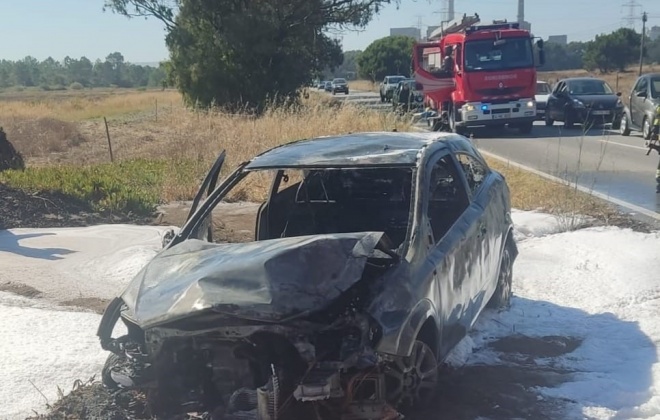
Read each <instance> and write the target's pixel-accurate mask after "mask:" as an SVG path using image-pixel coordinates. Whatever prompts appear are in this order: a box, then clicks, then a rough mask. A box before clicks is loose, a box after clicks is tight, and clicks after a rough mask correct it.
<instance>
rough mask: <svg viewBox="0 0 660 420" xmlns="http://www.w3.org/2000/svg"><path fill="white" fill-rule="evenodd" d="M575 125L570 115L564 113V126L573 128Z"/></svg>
mask: <svg viewBox="0 0 660 420" xmlns="http://www.w3.org/2000/svg"><path fill="white" fill-rule="evenodd" d="M574 127H575V122H574V121H573V119H572V118H571V116H570V115H569V114H568V113H566V116H565V117H564V128H574Z"/></svg>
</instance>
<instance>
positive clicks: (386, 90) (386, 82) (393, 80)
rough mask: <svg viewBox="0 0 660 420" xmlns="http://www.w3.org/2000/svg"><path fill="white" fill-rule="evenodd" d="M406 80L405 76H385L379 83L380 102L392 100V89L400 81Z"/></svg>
mask: <svg viewBox="0 0 660 420" xmlns="http://www.w3.org/2000/svg"><path fill="white" fill-rule="evenodd" d="M404 79H406V77H405V76H385V78H384V79H383V81H382V82H381V83H380V88H379V90H380V101H381V102H385V101H388V102H389V101H390V100H392V95H393V94H394V89H396V85H398V84H399V82H400V81H402V80H404Z"/></svg>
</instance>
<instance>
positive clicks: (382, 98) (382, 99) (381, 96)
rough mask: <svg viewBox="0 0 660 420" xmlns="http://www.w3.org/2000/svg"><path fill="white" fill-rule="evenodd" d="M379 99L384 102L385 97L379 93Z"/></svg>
mask: <svg viewBox="0 0 660 420" xmlns="http://www.w3.org/2000/svg"><path fill="white" fill-rule="evenodd" d="M380 101H381V102H385V97H384V96H383V94H382V93H381V94H380Z"/></svg>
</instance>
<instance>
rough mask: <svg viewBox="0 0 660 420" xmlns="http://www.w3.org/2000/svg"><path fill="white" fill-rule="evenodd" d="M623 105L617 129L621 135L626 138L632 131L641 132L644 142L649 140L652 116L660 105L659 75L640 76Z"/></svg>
mask: <svg viewBox="0 0 660 420" xmlns="http://www.w3.org/2000/svg"><path fill="white" fill-rule="evenodd" d="M625 105H626V108H625V112H624V114H623V116H622V117H621V125H620V128H619V130H620V132H621V135H622V136H628V135H630V132H631V131H632V130H635V131H641V132H642V137H644V140H650V139H651V124H652V123H653V115H654V113H655V109H656V107H657V106H658V105H660V73H649V74H643V75H641V76H640V77H639V78H638V79H637V81H636V82H635V85H634V86H633V88H632V91H631V92H630V96H628V99H627V100H626V103H625Z"/></svg>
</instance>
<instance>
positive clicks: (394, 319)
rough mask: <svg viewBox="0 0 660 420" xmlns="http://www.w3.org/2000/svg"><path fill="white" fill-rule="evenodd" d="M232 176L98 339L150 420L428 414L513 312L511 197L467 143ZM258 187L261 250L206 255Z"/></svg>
mask: <svg viewBox="0 0 660 420" xmlns="http://www.w3.org/2000/svg"><path fill="white" fill-rule="evenodd" d="M223 160H224V154H223V155H221V157H220V158H219V159H218V161H217V162H216V163H215V165H214V166H213V168H212V169H211V171H210V172H209V174H208V176H207V178H206V179H205V180H204V183H203V184H202V188H201V189H200V191H199V193H198V195H197V197H196V198H195V200H194V201H193V206H192V209H191V211H190V214H189V216H188V220H187V221H186V223H185V224H184V225H183V227H182V228H181V230H180V231H179V232H178V233H177V234H175V235H173V237H172V238H171V240H169V242H167V243H166V244H165V246H164V249H163V250H162V251H161V252H160V253H159V254H158V255H157V256H156V257H154V259H153V260H152V261H151V262H150V263H149V264H147V265H146V266H145V267H144V268H143V269H142V270H141V271H140V272H139V273H138V274H137V276H136V277H135V278H134V279H133V281H132V282H131V283H130V284H129V285H128V286H127V288H126V289H125V290H124V292H123V293H122V294H121V295H120V297H118V298H116V299H114V300H113V301H112V302H111V303H110V305H109V306H108V308H107V309H106V311H105V313H104V315H103V318H102V321H101V325H100V326H99V330H98V335H99V337H100V339H101V345H102V347H103V348H104V349H106V350H109V351H111V352H112V354H111V355H110V357H109V358H108V362H107V363H106V366H105V368H104V371H103V379H104V383H105V384H106V385H107V386H109V387H113V388H116V387H137V388H142V389H145V390H147V391H148V395H151V396H152V398H153V405H154V407H155V408H154V410H156V411H157V412H158V411H161V412H168V413H172V412H189V411H206V412H215V413H216V414H215V415H214V417H213V418H226V419H232V418H258V419H274V418H280V419H282V418H342V419H367V418H369V419H371V418H373V419H382V418H394V417H389V416H390V415H391V414H393V413H395V412H396V411H395V410H394V408H393V407H396V408H397V409H399V408H404V407H409V406H414V405H417V404H423V403H425V402H426V401H428V399H429V398H431V397H432V395H433V392H434V390H435V384H436V381H437V375H438V364H439V363H440V362H441V361H442V360H443V359H444V358H445V357H446V356H447V354H448V353H449V351H450V350H451V349H452V348H453V347H454V346H455V345H456V344H457V343H458V342H459V341H460V340H461V339H462V338H463V337H464V336H465V335H466V333H467V331H468V330H469V328H470V327H471V325H472V324H473V323H474V322H475V320H476V319H477V316H478V315H479V313H480V312H481V311H482V309H483V308H484V307H486V306H488V305H490V306H493V307H506V306H507V305H508V302H509V298H510V293H511V273H512V265H513V262H514V260H515V258H516V255H517V248H516V245H515V242H514V240H513V236H512V222H511V217H510V203H509V191H508V187H507V185H506V182H505V180H504V179H503V177H502V176H501V175H500V174H499V173H498V172H496V171H493V170H491V169H490V168H489V167H488V166H487V164H486V162H485V161H484V160H483V158H482V157H481V155H480V154H479V152H478V151H477V150H476V149H475V148H474V147H473V146H472V144H471V143H470V142H469V141H468V140H467V139H465V138H464V137H462V136H459V135H457V134H449V133H424V134H422V133H360V134H352V135H345V136H338V137H323V138H317V139H313V140H305V141H300V142H294V143H290V144H287V145H284V146H280V147H277V148H274V149H271V150H269V151H267V152H265V153H263V154H261V155H259V156H257V157H255V158H254V159H252V160H250V161H248V162H245V163H243V164H241V165H239V167H238V169H236V170H235V171H234V172H233V173H231V174H230V175H229V176H228V177H227V178H226V179H225V180H224V181H223V182H222V183H220V184H219V185H218V186H217V187H216V181H217V178H218V174H219V172H220V168H221V166H222V162H223ZM266 173H268V174H271V175H272V181H271V184H270V185H271V186H270V188H269V193H268V197H267V198H266V199H265V200H264V201H263V203H262V204H261V205H260V207H259V209H258V212H257V213H256V221H255V226H256V228H255V236H254V238H253V240H251V241H249V242H247V243H214V240H215V238H214V230H213V225H214V223H213V221H212V218H213V214H214V213H213V212H214V209H215V208H216V207H218V206H219V205H220V204H219V203H220V202H221V201H222V200H223V198H225V197H227V196H228V195H229V194H230V192H231V191H233V190H235V189H236V188H239V185H241V182H242V181H243V180H244V179H245V178H246V177H247V176H248V175H249V174H257V176H260V177H262V179H263V176H264V175H265V174H266ZM119 319H121V320H122V321H123V323H124V324H125V325H126V328H127V331H128V333H127V334H126V335H123V336H121V337H117V338H113V337H112V336H111V334H112V331H113V329H114V326H115V324H116V323H117V321H118V320H119Z"/></svg>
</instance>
